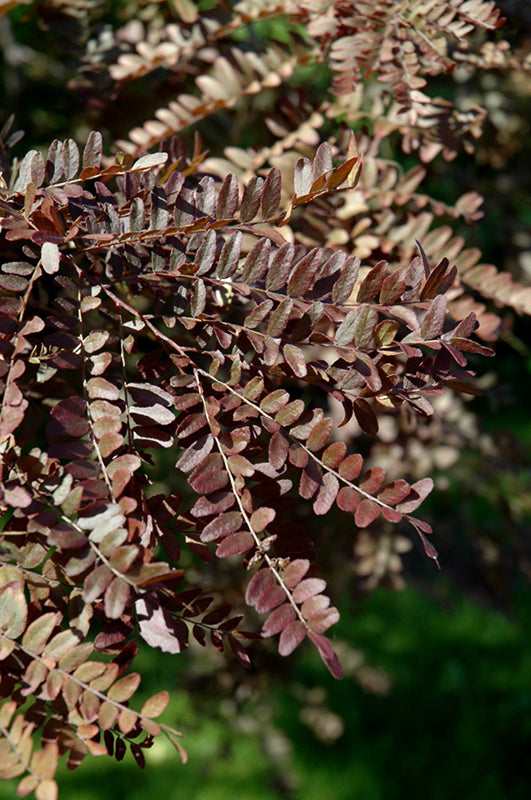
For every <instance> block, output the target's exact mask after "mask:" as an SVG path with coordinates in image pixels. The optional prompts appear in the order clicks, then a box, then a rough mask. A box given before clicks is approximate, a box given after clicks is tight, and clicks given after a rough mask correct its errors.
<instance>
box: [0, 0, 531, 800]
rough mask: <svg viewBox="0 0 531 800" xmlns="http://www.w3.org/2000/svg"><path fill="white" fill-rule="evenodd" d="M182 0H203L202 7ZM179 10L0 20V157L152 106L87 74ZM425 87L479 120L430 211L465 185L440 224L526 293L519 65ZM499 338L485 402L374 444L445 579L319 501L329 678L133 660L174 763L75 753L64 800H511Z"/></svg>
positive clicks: (530, 701) (523, 658)
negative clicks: (0, 149) (14, 135)
mask: <svg viewBox="0 0 531 800" xmlns="http://www.w3.org/2000/svg"><path fill="white" fill-rule="evenodd" d="M184 5H186V4H184ZM197 5H198V6H199V9H200V11H202V10H207V9H208V8H211V7H212V6H213V5H216V4H214V3H211V2H199V3H197ZM219 5H225V4H223V3H222V4H219ZM226 5H227V6H230V5H231V4H230V3H228V4H226ZM182 6H183V3H179V2H175V3H153V2H120V1H119V0H114V2H109V3H102V2H98V0H91V1H90V2H87V0H84V2H79V4H78V13H72V9H74V10H75V7H76V4H75V3H72V2H70V3H62V2H61V1H60V0H55V1H53V2H51V1H50V0H45V1H44V2H38V3H29V4H25V5H18V6H17V7H16V8H14V9H13V10H12V11H11V13H10V14H9V15H4V16H2V17H0V43H1V53H0V83H1V85H2V88H3V95H4V103H3V105H4V115H3V116H4V117H7V116H8V115H9V114H11V113H13V114H14V115H15V126H16V128H17V129H21V130H24V131H25V136H24V138H23V139H22V140H21V142H20V143H19V144H18V145H16V147H15V154H18V155H20V156H22V155H23V153H24V152H25V151H26V150H27V149H29V148H30V147H37V148H43V149H45V148H46V147H47V145H48V144H49V141H50V140H51V139H53V138H65V137H67V136H72V137H73V138H75V139H76V140H77V141H79V142H83V141H84V139H85V137H86V135H87V133H88V131H89V130H90V129H92V128H97V129H101V130H102V131H103V132H104V137H105V139H106V141H107V142H108V143H111V142H112V141H113V140H114V139H116V138H119V137H120V136H124V135H125V134H126V133H127V131H128V130H129V129H130V128H131V127H132V126H133V125H134V124H135V123H137V122H141V121H142V120H145V119H148V118H150V116H151V115H152V113H153V110H154V109H155V108H157V107H159V106H160V105H161V104H162V103H163V102H165V101H166V100H167V99H169V98H171V96H172V94H174V93H175V86H176V84H177V82H178V81H179V80H180V79H181V76H175V75H172V74H171V72H170V73H167V74H164V75H162V74H158V73H155V74H151V75H149V76H148V77H147V78H146V79H141V80H139V81H134V82H131V83H129V84H122V86H121V88H120V91H115V90H114V89H113V86H112V84H111V82H109V79H108V72H107V71H106V65H108V64H109V63H112V62H113V60H116V57H117V52H116V50H115V49H114V50H113V48H114V47H115V45H114V44H113V42H114V40H113V37H112V34H111V31H112V29H113V28H115V27H116V26H118V25H121V24H124V22H125V21H127V20H131V19H133V18H138V19H139V20H142V21H143V22H144V23H146V24H147V23H149V21H150V20H151V19H152V18H153V17H154V15H156V14H158V13H161V9H163V12H164V13H165V14H167V15H169V16H170V17H171V16H172V15H173V17H174V18H175V19H178V13H179V8H182ZM499 6H500V7H501V8H502V10H503V11H504V12H505V13H506V15H507V17H508V22H507V24H506V26H505V27H504V28H503V29H501V31H499V32H498V33H496V36H498V37H503V38H506V39H507V40H508V41H509V42H510V43H511V45H512V46H513V47H515V48H520V49H524V50H525V49H526V48H527V49H528V48H529V45H530V44H531V9H530V6H529V4H528V3H527V2H518V0H516V2H511V0H504V1H503V2H500V3H499ZM65 9H66V10H65ZM67 11H68V13H66V12H67ZM286 24H287V23H286V22H285V21H284V20H283V19H280V20H277V21H275V22H273V23H264V24H257V25H254V26H251V27H250V28H249V29H247V30H246V31H240V32H238V34H237V37H236V38H239V39H240V40H241V41H242V43H243V46H245V42H246V37H263V38H265V39H267V38H268V37H273V38H276V39H277V40H282V37H283V35H284V32H285V26H286ZM299 33H300V35H304V31H300V32H299ZM87 53H89V54H91V59H90V63H91V65H92V68H91V70H90V71H89V70H87V63H88V62H87V59H86V54H87ZM94 64H96V69H95V70H94V68H93V67H94ZM98 64H99V65H100V66H99V67H98ZM291 81H292V82H291V85H292V87H293V89H292V98H293V99H294V100H297V99H299V100H300V101H301V102H302V101H303V99H304V96H305V95H307V94H308V93H312V92H313V93H315V92H323V93H324V92H325V91H326V87H327V86H328V82H329V81H328V75H327V74H326V70H325V68H324V67H318V68H317V69H315V68H305V69H303V70H300V71H299V72H297V73H296V74H295V76H294V77H293V78H292V79H291ZM179 90H180V91H183V85H182V83H179ZM436 91H437V93H440V94H444V92H446V93H447V94H449V95H450V96H453V95H459V94H460V95H461V96H462V97H465V98H466V99H467V100H468V101H469V102H470V103H478V104H480V105H483V106H485V107H486V108H488V109H489V112H490V113H489V121H488V123H487V126H486V129H485V133H484V136H483V138H482V139H481V140H480V141H479V143H478V146H477V149H476V152H475V154H474V155H473V156H471V155H466V154H463V155H460V156H458V157H457V158H456V159H455V160H454V161H452V162H450V163H447V162H444V161H443V160H442V159H439V158H438V159H435V160H434V161H432V162H431V163H430V164H429V165H428V166H427V170H428V175H427V179H426V182H425V184H424V186H423V189H424V190H425V191H427V192H428V193H430V194H432V195H433V196H435V197H437V198H438V199H441V200H444V201H447V202H449V203H450V202H455V200H456V198H457V197H458V196H459V195H461V194H463V193H464V192H467V191H470V189H472V188H473V189H474V190H476V191H478V192H479V193H480V194H482V195H483V196H484V198H485V202H484V206H483V211H484V214H485V216H484V218H483V219H482V220H481V221H480V222H479V224H478V225H477V227H476V228H474V229H471V228H470V227H466V228H465V227H464V223H462V226H463V227H462V228H459V224H458V223H456V224H455V226H454V230H455V231H456V233H458V234H460V235H462V236H464V237H465V239H466V242H467V244H469V245H470V246H477V247H479V248H480V249H481V250H482V253H483V258H484V260H485V261H487V262H492V263H494V264H496V265H497V266H498V267H499V268H500V269H503V270H507V271H509V272H511V273H512V274H513V275H514V276H515V277H516V278H517V279H519V280H521V281H522V282H524V283H526V284H529V277H530V275H531V194H530V191H529V189H530V181H531V173H530V170H529V163H530V162H531V136H530V120H531V77H530V75H529V73H528V74H524V73H522V72H517V71H514V72H511V71H510V70H506V71H504V72H499V73H498V72H496V71H494V70H489V71H487V72H483V73H478V74H475V73H474V74H472V75H471V76H469V77H468V78H467V79H466V80H463V81H461V82H456V81H455V80H454V78H452V79H450V78H438V79H437V87H436ZM275 97H276V95H275V92H274V91H271V92H264V93H262V94H261V95H259V96H257V97H253V98H247V100H246V101H245V103H244V104H243V106H242V107H239V108H238V109H237V110H236V112H235V115H236V116H235V118H230V117H229V116H228V115H226V114H225V115H223V114H221V115H219V118H216V119H215V121H214V122H215V124H213V123H212V120H207V122H206V123H205V124H204V125H202V126H201V128H202V133H203V135H204V140H205V143H206V145H207V146H208V147H209V148H210V150H211V154H214V155H215V154H216V148H217V149H218V151H219V152H220V151H221V149H222V147H223V146H225V145H227V144H228V143H231V142H232V143H237V144H238V145H239V146H245V145H252V146H254V147H256V146H257V145H258V144H266V143H267V136H268V135H269V134H268V132H267V131H266V130H265V128H264V126H263V124H262V119H263V114H264V109H266V108H268V106H271V105H274V103H275ZM301 98H302V99H301ZM191 136H192V134H190V141H191ZM184 139H185V141H186V136H185V137H184ZM392 141H393V140H392V139H391V138H390V139H389V140H388V142H389V144H388V147H389V153H388V155H389V157H390V158H391V157H392V158H393V160H396V161H398V162H399V163H401V164H402V166H403V168H404V170H407V169H409V168H411V166H413V165H414V163H415V161H414V159H412V157H411V156H406V155H404V154H403V153H401V152H400V150H399V149H398V148H395V149H393V148H392ZM1 157H2V154H0V158H1ZM504 313H505V312H504ZM503 331H504V332H503V335H502V337H501V340H500V341H499V343H498V344H497V347H496V350H497V355H496V358H495V360H494V361H493V362H491V363H485V362H484V360H483V361H478V362H477V369H478V372H479V374H480V375H481V377H480V379H479V383H480V385H481V387H482V388H483V392H484V394H483V397H482V398H479V399H474V400H473V401H463V400H462V399H457V398H453V399H450V400H445V401H444V402H446V403H448V404H449V407H447V408H446V409H445V413H444V414H443V415H441V422H440V423H439V425H438V426H437V422H435V423H433V421H430V423H429V425H425V428H424V429H423V428H422V423H420V426H419V428H418V429H417V430H416V431H415V435H414V436H413V437H411V439H410V440H409V441H406V442H404V441H402V442H400V447H399V448H398V449H397V432H396V430H394V429H393V425H394V424H395V423H394V421H393V420H392V419H391V418H390V419H389V420H388V424H387V426H386V425H385V424H383V425H382V435H381V437H380V438H379V439H378V440H377V441H376V442H374V443H373V444H372V445H371V447H372V450H371V457H373V458H374V462H375V463H378V464H381V465H382V466H385V467H386V468H387V469H389V470H390V471H391V473H392V470H393V464H394V469H395V470H399V469H403V467H404V464H405V465H406V467H407V468H408V469H409V470H410V472H411V473H412V475H414V476H415V477H423V476H424V475H426V474H432V475H433V476H434V478H435V482H436V490H435V492H434V493H433V494H432V495H431V499H429V501H428V502H426V503H425V504H424V506H423V515H424V516H425V517H426V518H427V519H428V520H429V521H430V522H431V523H432V524H433V527H434V531H435V532H434V541H435V542H436V544H437V548H438V550H439V552H440V556H441V564H442V572H441V573H440V574H435V572H434V568H433V564H432V562H429V563H427V561H426V559H425V557H424V555H423V554H422V553H421V552H420V548H417V546H416V543H415V545H414V547H413V549H411V548H410V543H409V539H406V538H403V537H402V536H401V535H400V533H396V532H394V531H393V532H391V533H390V532H389V531H388V530H387V529H385V528H382V529H381V531H376V532H374V533H371V538H369V537H367V536H364V535H361V536H358V537H357V538H356V539H354V531H352V530H347V529H346V526H345V523H344V520H343V519H341V520H340V519H339V517H335V516H334V514H333V513H331V514H329V515H328V516H327V517H326V519H325V520H319V528H318V530H317V531H316V534H317V533H318V536H319V550H320V558H321V560H322V561H323V563H325V564H326V565H327V575H326V577H327V579H328V581H329V585H330V587H331V590H332V592H333V595H332V596H333V602H334V603H335V604H336V605H338V606H339V608H340V610H341V612H342V619H341V622H340V623H339V625H338V626H337V630H336V632H335V639H334V646H335V647H336V648H337V650H338V653H339V654H340V656H341V659H342V663H343V665H344V669H345V679H344V680H343V681H342V682H340V683H337V682H334V681H333V680H331V679H329V676H328V675H327V674H326V672H325V670H324V669H323V667H322V664H321V663H320V661H319V659H318V657H317V656H315V655H314V654H313V653H312V652H311V651H310V648H307V649H306V650H304V651H303V652H302V653H301V654H300V655H299V656H298V657H292V658H291V659H289V660H282V659H280V658H278V657H277V656H276V655H275V654H274V653H273V650H272V649H271V650H268V649H264V648H263V646H261V648H260V649H259V650H258V649H256V650H255V651H252V653H251V654H252V657H253V662H254V670H253V671H252V672H251V673H250V674H243V670H241V668H240V667H239V666H238V665H237V664H236V663H235V662H227V661H226V660H224V659H223V658H221V657H220V655H219V654H218V653H217V652H210V651H209V650H206V651H204V650H199V648H197V649H194V648H193V647H192V648H191V649H190V651H188V652H187V653H186V654H185V655H184V656H182V657H181V658H180V657H178V656H177V657H176V656H168V655H164V654H161V653H158V652H153V651H151V652H149V653H148V652H146V653H144V654H142V653H141V655H140V658H139V661H138V669H139V671H141V672H142V674H143V676H144V679H143V688H144V691H145V693H146V697H147V696H148V695H149V694H150V693H153V692H154V691H158V690H159V689H161V688H168V689H169V690H170V691H171V692H172V702H171V705H170V707H169V709H168V711H167V713H166V718H167V720H166V721H167V722H168V723H169V724H171V725H175V726H176V727H178V728H179V729H180V730H182V731H183V733H184V735H185V739H184V744H185V747H186V749H187V751H188V753H189V763H188V764H187V765H186V766H184V767H183V766H182V765H180V763H179V761H178V759H177V757H176V754H175V752H174V751H173V750H172V749H170V747H169V745H167V744H166V742H165V740H161V741H160V742H157V743H156V745H155V746H154V748H153V749H152V751H150V752H148V753H147V765H148V766H147V768H146V770H145V771H144V772H140V771H139V770H138V768H137V767H136V765H134V763H133V762H132V759H131V757H130V756H127V757H126V759H125V761H124V763H122V764H117V763H116V762H111V761H110V760H108V759H88V760H87V761H86V762H84V763H83V765H82V766H81V768H80V769H79V770H78V771H76V772H75V773H73V774H67V773H66V772H65V771H64V770H63V772H62V773H61V774H60V775H59V783H60V786H62V792H63V796H64V797H73V796H75V797H76V800H96V799H97V800H105V799H106V798H115V797H117V796H120V797H123V798H126V800H137V798H141V797H145V796H146V795H153V796H154V795H156V794H161V795H162V794H163V795H164V796H166V797H168V800H173V799H174V798H175V800H177V798H179V799H180V798H186V800H225V798H227V797H228V796H229V794H233V795H234V796H235V797H238V799H239V800H269V798H279V797H285V798H290V800H299V798H305V800H313V798H316V800H317V799H319V800H321V798H323V797H326V798H327V799H328V800H352V799H355V800H357V799H358V798H360V799H361V798H363V800H380V799H381V800H395V799H396V800H400V798H406V797H411V796H413V797H414V796H416V795H418V794H421V793H422V794H427V795H428V796H429V797H430V798H432V800H438V798H441V800H442V799H443V798H444V799H445V800H446V799H447V798H449V797H459V798H461V797H466V798H467V800H476V798H477V800H480V798H481V800H491V799H492V800H494V798H498V797H500V796H503V797H504V798H507V800H519V799H520V798H522V800H524V798H527V797H528V796H529V786H530V785H531V767H530V762H529V744H530V741H531V643H530V637H529V633H528V632H529V625H530V623H531V590H530V579H531V562H530V560H529V552H530V550H531V537H530V532H531V529H530V524H531V455H530V445H531V417H530V412H529V397H530V396H531V350H530V345H529V343H530V342H531V335H530V334H531V323H530V320H529V319H528V318H519V317H516V316H515V315H514V314H512V313H509V312H507V313H505V317H504V321H503ZM386 432H387V433H386ZM364 446H365V447H368V445H367V444H365V445H364ZM397 459H398V463H397ZM170 469H171V464H170V462H168V463H167V464H166V463H164V462H162V461H161V462H160V463H159V464H158V467H157V471H158V478H159V484H160V485H159V488H160V489H164V487H165V485H166V483H167V481H168V480H171V478H168V477H167V476H168V474H169V471H170ZM416 473H418V474H416ZM434 473H435V474H434ZM390 477H392V475H391V476H390ZM165 482H166V483H165ZM307 513H308V519H305V523H306V524H308V525H310V526H311V520H310V518H309V512H306V511H305V509H304V508H303V509H302V510H301V514H302V515H305V514H307ZM386 537H387V538H386ZM353 541H355V543H354V545H353V544H352V542H353ZM375 541H377V542H378V546H377V547H376V546H375ZM387 545H388V546H387ZM386 548H387V549H386ZM353 550H354V559H352V551H353ZM398 556H400V558H399V557H398ZM189 558H190V559H193V557H192V556H191V555H190V556H189ZM225 570H227V574H225V572H224V571H225ZM216 571H217V574H216V581H217V584H218V586H219V587H223V585H224V582H225V583H226V586H225V587H224V588H225V589H229V590H230V576H229V573H228V567H227V566H225V565H224V563H221V564H217V565H216ZM202 579H203V580H204V581H205V582H206V581H207V579H208V570H207V571H206V572H202ZM406 586H407V588H405V587H406ZM397 590H400V591H397ZM229 599H230V598H229ZM251 622H252V620H251ZM12 796H13V787H12V786H10V785H9V784H6V785H0V799H1V800H3V799H4V798H6V800H7V798H10V797H12Z"/></svg>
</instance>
